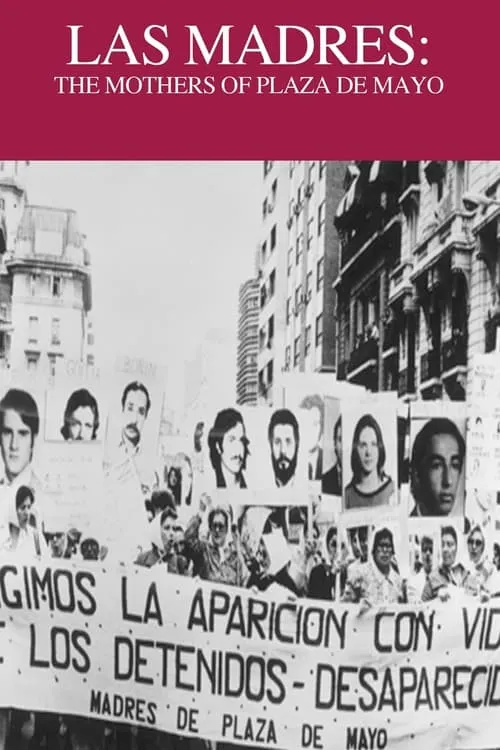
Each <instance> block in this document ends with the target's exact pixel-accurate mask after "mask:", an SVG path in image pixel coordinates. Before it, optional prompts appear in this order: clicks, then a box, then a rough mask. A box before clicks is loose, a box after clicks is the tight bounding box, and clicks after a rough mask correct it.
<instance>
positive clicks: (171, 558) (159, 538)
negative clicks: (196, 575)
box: [135, 507, 188, 575]
mask: <svg viewBox="0 0 500 750" xmlns="http://www.w3.org/2000/svg"><path fill="white" fill-rule="evenodd" d="M176 526H177V512H176V510H175V509H174V508H171V507H167V508H165V510H164V511H162V513H161V515H160V516H159V518H156V519H155V520H154V521H152V523H151V526H150V529H151V548H150V549H149V550H146V551H145V552H141V553H140V555H139V556H138V558H137V560H136V561H135V562H136V564H137V565H142V566H144V567H146V568H151V567H153V565H157V564H158V563H164V564H166V566H167V570H168V572H169V573H177V574H178V575H185V573H186V571H187V569H188V561H187V559H186V557H184V556H183V555H179V554H178V553H177V551H176V548H175V541H176V539H175V528H176Z"/></svg>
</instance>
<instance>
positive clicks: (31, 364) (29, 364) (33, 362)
mask: <svg viewBox="0 0 500 750" xmlns="http://www.w3.org/2000/svg"><path fill="white" fill-rule="evenodd" d="M37 365H38V357H35V356H33V355H32V354H28V355H27V356H26V368H27V370H28V372H35V370H36V368H37Z"/></svg>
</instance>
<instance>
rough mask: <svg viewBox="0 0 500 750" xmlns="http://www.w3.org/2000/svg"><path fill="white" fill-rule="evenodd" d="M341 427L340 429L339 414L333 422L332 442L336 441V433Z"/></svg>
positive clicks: (340, 418) (340, 420)
mask: <svg viewBox="0 0 500 750" xmlns="http://www.w3.org/2000/svg"><path fill="white" fill-rule="evenodd" d="M341 427H342V415H341V414H340V415H339V416H338V417H337V421H336V422H335V427H334V428H333V439H334V440H336V439H337V433H338V431H339V430H340V429H341Z"/></svg>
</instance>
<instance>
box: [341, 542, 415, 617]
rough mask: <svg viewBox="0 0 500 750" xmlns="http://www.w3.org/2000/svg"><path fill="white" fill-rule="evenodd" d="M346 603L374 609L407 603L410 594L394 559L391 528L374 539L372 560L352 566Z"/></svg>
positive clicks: (345, 592) (344, 599) (346, 588)
mask: <svg viewBox="0 0 500 750" xmlns="http://www.w3.org/2000/svg"><path fill="white" fill-rule="evenodd" d="M342 601H343V602H346V603H358V602H361V603H362V604H364V605H365V606H368V607H373V606H377V605H381V604H396V603H406V601H407V598H406V591H405V588H404V586H403V581H402V579H401V576H400V575H399V572H398V570H397V567H396V563H395V559H394V538H393V535H392V532H391V531H390V530H389V529H387V528H382V529H379V530H378V531H377V532H376V533H375V534H374V536H373V545H372V555H371V559H370V560H368V561H367V562H365V563H353V565H351V566H350V568H349V572H348V575H347V581H346V584H345V589H344V595H343V597H342Z"/></svg>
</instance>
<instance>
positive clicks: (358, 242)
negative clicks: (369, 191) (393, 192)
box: [341, 196, 400, 269]
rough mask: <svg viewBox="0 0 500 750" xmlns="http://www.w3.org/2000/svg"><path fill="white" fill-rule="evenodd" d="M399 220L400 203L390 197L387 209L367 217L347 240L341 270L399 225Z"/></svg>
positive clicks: (342, 255) (343, 250)
mask: <svg viewBox="0 0 500 750" xmlns="http://www.w3.org/2000/svg"><path fill="white" fill-rule="evenodd" d="M399 220H400V219H399V206H398V203H397V201H396V199H395V198H394V197H393V196H389V200H388V205H387V208H386V209H385V210H382V209H378V210H375V211H374V212H373V213H371V214H369V215H368V216H366V218H365V220H364V221H362V222H360V224H359V229H358V230H357V231H356V232H355V234H353V235H352V236H351V237H349V238H348V239H346V240H345V242H344V245H343V247H342V254H341V268H342V269H344V267H345V266H346V265H347V264H348V263H350V262H351V261H352V260H353V258H354V257H355V256H356V255H358V254H360V255H361V253H362V251H363V250H365V249H366V248H367V247H368V245H370V244H371V242H372V241H373V240H374V239H376V238H377V237H380V236H382V235H384V234H385V232H386V231H387V230H388V229H389V228H390V227H391V226H393V224H394V223H395V222H396V221H397V222H398V223H399Z"/></svg>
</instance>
